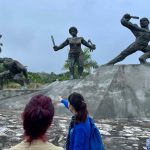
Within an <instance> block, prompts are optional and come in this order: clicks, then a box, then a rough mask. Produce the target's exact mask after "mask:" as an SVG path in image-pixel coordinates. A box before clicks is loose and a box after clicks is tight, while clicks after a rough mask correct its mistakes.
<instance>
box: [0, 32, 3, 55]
mask: <svg viewBox="0 0 150 150" xmlns="http://www.w3.org/2000/svg"><path fill="white" fill-rule="evenodd" d="M0 38H2V35H1V34H0ZM1 46H3V44H2V43H0V53H1V52H2V48H1Z"/></svg>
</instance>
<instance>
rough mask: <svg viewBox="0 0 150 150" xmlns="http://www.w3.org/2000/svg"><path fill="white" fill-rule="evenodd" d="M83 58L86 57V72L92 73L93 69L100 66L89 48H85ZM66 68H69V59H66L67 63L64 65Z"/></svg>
mask: <svg viewBox="0 0 150 150" xmlns="http://www.w3.org/2000/svg"><path fill="white" fill-rule="evenodd" d="M83 58H84V72H83V76H84V74H86V75H87V74H89V73H91V70H92V69H96V68H98V64H97V62H96V61H94V60H92V58H91V54H90V50H89V49H88V48H85V49H84V50H83ZM63 69H64V70H69V63H68V60H66V61H65V64H64V66H63ZM76 74H77V66H76V67H75V75H76Z"/></svg>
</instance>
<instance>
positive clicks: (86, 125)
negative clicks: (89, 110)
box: [61, 99, 91, 150]
mask: <svg viewBox="0 0 150 150" xmlns="http://www.w3.org/2000/svg"><path fill="white" fill-rule="evenodd" d="M61 103H63V104H64V105H65V107H66V108H68V101H67V100H65V99H63V100H62V101H61ZM90 132H91V131H90V122H89V116H87V119H86V121H85V122H80V123H78V124H75V125H74V127H73V128H72V129H71V130H70V137H69V138H70V139H69V141H70V145H69V150H89V139H90Z"/></svg>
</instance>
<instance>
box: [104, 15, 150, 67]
mask: <svg viewBox="0 0 150 150" xmlns="http://www.w3.org/2000/svg"><path fill="white" fill-rule="evenodd" d="M131 18H134V19H138V17H134V16H131V15H130V14H125V15H124V16H123V18H122V19H121V24H122V25H123V26H125V27H127V28H128V29H130V30H131V32H132V33H133V34H134V36H135V38H136V39H135V41H134V42H133V43H132V44H130V45H129V46H128V47H127V48H126V49H125V50H123V51H122V52H121V53H120V54H119V55H118V56H117V57H115V58H114V59H112V60H111V61H109V62H108V63H107V64H106V65H114V64H115V63H117V62H120V61H122V60H123V59H125V58H126V57H127V56H128V55H131V54H133V53H135V52H136V51H138V50H139V51H142V52H144V54H143V55H142V56H141V57H140V58H139V61H140V63H141V64H145V63H147V62H146V59H147V58H150V45H148V43H149V41H150V31H149V27H148V25H149V20H148V19H147V18H141V19H140V27H139V26H138V25H137V24H133V23H131V22H130V19H131Z"/></svg>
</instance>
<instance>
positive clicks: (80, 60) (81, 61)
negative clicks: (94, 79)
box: [77, 53, 84, 79]
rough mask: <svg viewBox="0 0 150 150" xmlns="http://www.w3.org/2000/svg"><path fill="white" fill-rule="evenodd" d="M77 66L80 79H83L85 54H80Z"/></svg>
mask: <svg viewBox="0 0 150 150" xmlns="http://www.w3.org/2000/svg"><path fill="white" fill-rule="evenodd" d="M77 65H78V77H79V79H80V78H82V73H83V70H84V61H83V53H80V55H79V57H78V60H77Z"/></svg>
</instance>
